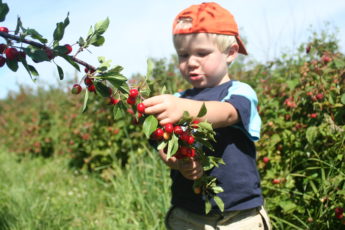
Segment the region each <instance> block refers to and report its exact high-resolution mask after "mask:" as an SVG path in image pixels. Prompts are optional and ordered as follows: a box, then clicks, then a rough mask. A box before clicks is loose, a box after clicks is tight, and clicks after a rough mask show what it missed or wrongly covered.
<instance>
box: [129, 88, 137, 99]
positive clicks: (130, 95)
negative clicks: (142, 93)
mask: <svg viewBox="0 0 345 230" xmlns="http://www.w3.org/2000/svg"><path fill="white" fill-rule="evenodd" d="M138 94H139V91H138V90H137V89H131V90H130V91H129V97H133V98H136V97H137V96H138Z"/></svg>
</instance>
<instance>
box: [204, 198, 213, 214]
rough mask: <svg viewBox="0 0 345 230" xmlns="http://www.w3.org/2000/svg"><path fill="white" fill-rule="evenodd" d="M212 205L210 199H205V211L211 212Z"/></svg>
mask: <svg viewBox="0 0 345 230" xmlns="http://www.w3.org/2000/svg"><path fill="white" fill-rule="evenodd" d="M211 208H212V205H211V202H210V200H209V199H206V200H205V213H206V214H207V213H209V212H210V211H211Z"/></svg>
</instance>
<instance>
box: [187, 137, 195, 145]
mask: <svg viewBox="0 0 345 230" xmlns="http://www.w3.org/2000/svg"><path fill="white" fill-rule="evenodd" d="M186 140H187V143H188V144H190V145H192V144H193V143H194V141H195V139H194V137H193V136H188V139H187V138H186Z"/></svg>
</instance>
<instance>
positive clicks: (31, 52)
mask: <svg viewBox="0 0 345 230" xmlns="http://www.w3.org/2000/svg"><path fill="white" fill-rule="evenodd" d="M23 50H24V51H25V53H26V54H27V55H28V56H29V57H30V58H31V59H32V60H33V61H34V62H36V63H39V62H43V61H50V60H49V58H48V55H47V53H46V52H45V51H44V50H42V49H37V48H36V47H33V46H27V47H26V48H23Z"/></svg>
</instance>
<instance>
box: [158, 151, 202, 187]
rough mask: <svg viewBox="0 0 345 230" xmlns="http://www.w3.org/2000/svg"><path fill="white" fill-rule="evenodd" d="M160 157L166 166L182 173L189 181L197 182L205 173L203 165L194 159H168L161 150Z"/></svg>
mask: <svg viewBox="0 0 345 230" xmlns="http://www.w3.org/2000/svg"><path fill="white" fill-rule="evenodd" d="M159 155H160V157H161V158H162V160H163V161H164V163H165V164H166V165H168V166H169V167H170V168H172V169H175V170H178V171H180V173H181V174H182V175H183V176H184V177H185V178H187V179H188V180H197V179H199V178H200V177H201V176H202V175H203V173H204V170H203V168H202V165H201V163H200V162H199V161H198V160H197V159H195V158H194V157H191V158H183V159H177V158H176V157H174V156H172V157H170V158H169V159H167V155H166V154H165V152H164V151H163V150H159Z"/></svg>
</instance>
